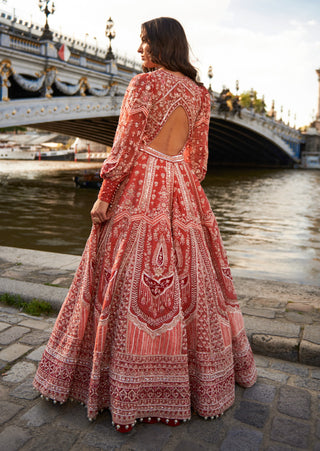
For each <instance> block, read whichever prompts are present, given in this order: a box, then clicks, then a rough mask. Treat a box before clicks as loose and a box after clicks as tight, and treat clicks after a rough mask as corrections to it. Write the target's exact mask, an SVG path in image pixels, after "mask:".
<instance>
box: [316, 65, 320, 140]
mask: <svg viewBox="0 0 320 451" xmlns="http://www.w3.org/2000/svg"><path fill="white" fill-rule="evenodd" d="M316 72H317V74H318V84H319V92H318V111H317V116H316V129H317V130H318V132H320V69H317V70H316Z"/></svg>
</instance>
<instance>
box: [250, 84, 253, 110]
mask: <svg viewBox="0 0 320 451" xmlns="http://www.w3.org/2000/svg"><path fill="white" fill-rule="evenodd" d="M253 101H254V91H253V88H251V91H250V111H251V114H252V115H253V114H254V108H253Z"/></svg>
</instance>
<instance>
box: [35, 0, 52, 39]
mask: <svg viewBox="0 0 320 451" xmlns="http://www.w3.org/2000/svg"><path fill="white" fill-rule="evenodd" d="M49 3H50V9H49ZM39 9H40V11H42V12H44V14H45V16H46V24H45V26H44V29H43V33H42V36H41V39H46V40H52V39H53V32H52V31H51V30H50V28H49V25H48V16H49V15H50V14H53V13H54V12H55V6H54V2H53V1H52V0H39Z"/></svg>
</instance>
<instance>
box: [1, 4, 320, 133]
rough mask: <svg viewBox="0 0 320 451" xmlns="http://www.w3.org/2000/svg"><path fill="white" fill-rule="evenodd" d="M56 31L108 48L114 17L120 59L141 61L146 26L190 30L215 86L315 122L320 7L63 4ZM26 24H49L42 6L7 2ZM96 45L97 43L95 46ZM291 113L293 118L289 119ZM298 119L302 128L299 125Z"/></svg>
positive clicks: (195, 57) (195, 54) (196, 56)
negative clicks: (158, 22) (162, 19)
mask: <svg viewBox="0 0 320 451" xmlns="http://www.w3.org/2000/svg"><path fill="white" fill-rule="evenodd" d="M54 3H55V9H56V11H55V13H54V14H53V15H52V16H51V15H50V16H49V26H50V28H51V29H53V30H55V31H59V32H63V33H64V34H66V35H69V36H72V37H75V38H77V39H78V38H79V39H83V40H84V39H85V35H86V33H87V34H88V36H87V41H88V42H89V41H90V42H91V43H93V44H95V43H96V42H97V43H98V46H99V47H104V46H107V39H106V37H105V25H106V21H107V19H108V18H109V17H110V16H111V17H112V19H113V21H114V24H115V31H116V38H115V39H114V40H113V42H112V47H113V49H114V51H116V52H118V53H119V54H121V55H124V56H125V55H126V56H128V57H130V58H134V59H136V60H137V62H139V61H140V56H139V55H138V54H137V48H138V46H139V35H140V27H141V23H143V22H145V21H146V20H149V19H152V18H154V17H159V16H168V17H174V18H175V19H177V20H179V21H180V22H181V24H182V25H183V27H184V29H185V31H186V35H187V37H188V40H189V44H190V47H191V49H192V53H191V60H192V63H193V64H194V65H195V66H196V67H197V68H198V69H199V72H200V75H201V80H202V82H203V83H204V84H205V85H206V86H208V84H209V79H208V76H207V73H208V67H209V66H210V65H211V66H212V68H213V78H212V81H211V85H212V88H213V90H214V91H218V92H220V91H221V90H222V89H223V87H228V88H229V89H230V90H231V91H232V92H233V93H235V92H236V91H235V85H236V80H238V81H239V92H243V91H249V90H251V89H254V90H256V91H257V94H258V97H260V98H261V97H262V95H264V97H265V102H266V104H267V109H270V108H271V103H272V100H273V99H274V100H275V109H276V110H277V112H278V117H280V116H281V113H280V109H281V106H282V107H283V113H282V118H283V120H285V121H286V122H287V121H288V120H289V119H290V123H291V125H293V124H294V122H295V124H296V126H297V127H300V126H303V125H308V124H309V123H310V122H311V121H312V120H314V118H315V115H316V113H317V104H318V101H317V99H318V77H317V74H316V72H315V70H316V69H319V68H320V1H319V0H196V1H195V0H161V1H157V2H153V1H150V0H135V1H134V2H133V1H132V0H114V1H113V2H109V1H106V0H104V1H103V0H90V2H88V0H55V2H54ZM13 8H15V11H16V15H17V16H18V17H19V18H22V19H24V20H32V21H33V22H35V23H39V24H42V23H44V20H45V17H44V14H43V13H41V12H40V10H39V7H38V0H0V9H4V10H12V9H13ZM94 38H96V40H95V39H94ZM289 110H290V117H289V114H288V111H289ZM295 116H296V120H294V117H295Z"/></svg>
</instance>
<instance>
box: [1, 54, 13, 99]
mask: <svg viewBox="0 0 320 451" xmlns="http://www.w3.org/2000/svg"><path fill="white" fill-rule="evenodd" d="M14 73H15V72H14V70H13V69H12V64H11V61H10V60H2V61H1V62H0V76H1V85H0V86H1V92H2V94H1V96H0V100H4V101H5V102H8V101H9V100H10V99H9V94H8V91H9V87H10V86H11V83H10V81H9V77H10V76H11V75H13V74H14Z"/></svg>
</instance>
